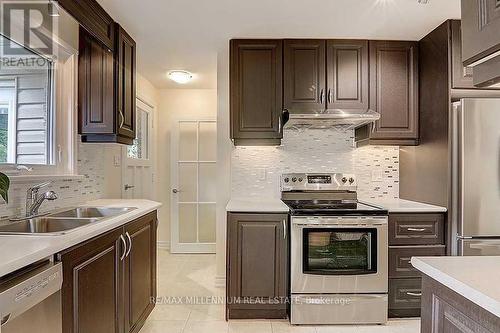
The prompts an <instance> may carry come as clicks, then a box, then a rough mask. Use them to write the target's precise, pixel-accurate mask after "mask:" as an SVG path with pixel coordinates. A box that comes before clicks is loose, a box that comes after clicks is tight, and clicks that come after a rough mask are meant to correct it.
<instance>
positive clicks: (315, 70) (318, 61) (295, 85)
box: [283, 39, 327, 112]
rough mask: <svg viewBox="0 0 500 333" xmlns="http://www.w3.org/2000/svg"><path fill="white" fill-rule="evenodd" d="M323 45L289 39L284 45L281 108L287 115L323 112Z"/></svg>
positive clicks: (321, 42)
mask: <svg viewBox="0 0 500 333" xmlns="http://www.w3.org/2000/svg"><path fill="white" fill-rule="evenodd" d="M325 54H326V41H324V40H317V39H289V40H285V42H284V73H283V77H284V100H285V101H284V104H285V109H288V110H289V111H290V112H294V111H296V110H300V111H301V112H314V111H320V110H324V109H325V102H326V96H327V91H326V67H325V60H326V58H325Z"/></svg>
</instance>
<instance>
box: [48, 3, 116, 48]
mask: <svg viewBox="0 0 500 333" xmlns="http://www.w3.org/2000/svg"><path fill="white" fill-rule="evenodd" d="M58 3H59V4H60V5H61V6H62V7H63V8H64V9H65V10H66V11H67V12H68V13H69V14H71V15H72V16H73V17H74V18H75V19H76V20H77V21H78V22H79V23H80V25H81V26H82V27H84V28H85V29H86V30H87V31H88V32H89V33H90V34H91V35H92V36H94V37H95V38H96V39H97V40H99V41H100V42H101V43H102V44H103V45H105V46H106V48H107V49H108V50H111V51H113V50H114V48H115V27H114V23H115V22H114V21H113V18H111V16H109V14H108V13H106V11H105V10H104V9H103V8H102V7H101V5H99V3H98V2H97V1H95V0H85V1H81V0H58Z"/></svg>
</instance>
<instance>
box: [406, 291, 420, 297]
mask: <svg viewBox="0 0 500 333" xmlns="http://www.w3.org/2000/svg"><path fill="white" fill-rule="evenodd" d="M406 295H408V296H414V297H420V296H422V293H421V292H420V293H412V292H411V291H407V292H406Z"/></svg>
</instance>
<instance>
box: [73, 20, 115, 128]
mask: <svg viewBox="0 0 500 333" xmlns="http://www.w3.org/2000/svg"><path fill="white" fill-rule="evenodd" d="M79 48H80V51H79V55H78V60H79V61H78V111H79V133H80V134H91V135H99V134H107V133H113V131H114V123H115V116H114V59H113V53H111V52H110V51H109V50H108V49H107V48H106V47H104V46H103V45H102V44H101V43H100V42H99V41H98V40H97V39H95V37H93V36H92V35H90V34H89V33H88V32H87V31H86V30H84V29H82V28H80V47H79Z"/></svg>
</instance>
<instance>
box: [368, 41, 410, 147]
mask: <svg viewBox="0 0 500 333" xmlns="http://www.w3.org/2000/svg"><path fill="white" fill-rule="evenodd" d="M370 107H371V108H372V109H373V110H376V111H378V112H379V113H380V115H381V118H380V120H379V121H377V123H376V126H375V129H374V131H373V132H372V133H371V139H372V140H377V141H380V143H381V144H401V145H404V144H410V145H411V144H418V43H417V42H395V41H373V42H370Z"/></svg>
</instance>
